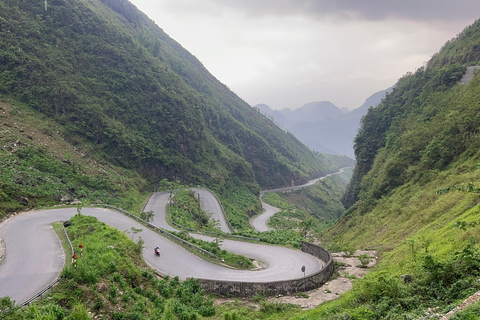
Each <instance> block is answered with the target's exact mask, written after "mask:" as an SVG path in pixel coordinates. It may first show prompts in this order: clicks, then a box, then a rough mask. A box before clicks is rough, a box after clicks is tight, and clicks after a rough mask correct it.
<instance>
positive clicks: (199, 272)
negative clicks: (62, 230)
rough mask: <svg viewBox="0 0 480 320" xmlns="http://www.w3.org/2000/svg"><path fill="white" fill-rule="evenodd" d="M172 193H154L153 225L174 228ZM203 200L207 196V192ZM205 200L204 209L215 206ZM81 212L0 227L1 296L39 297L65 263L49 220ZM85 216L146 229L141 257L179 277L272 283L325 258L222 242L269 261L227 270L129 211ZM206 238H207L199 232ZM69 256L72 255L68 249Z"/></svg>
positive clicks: (313, 268)
mask: <svg viewBox="0 0 480 320" xmlns="http://www.w3.org/2000/svg"><path fill="white" fill-rule="evenodd" d="M168 196H169V194H168V193H166V192H164V193H155V194H153V195H152V197H151V198H150V201H149V202H148V204H147V206H146V207H145V211H149V210H152V211H154V214H155V216H154V220H153V221H152V224H153V225H156V226H159V227H162V228H165V229H167V230H174V229H173V228H172V227H171V226H169V225H168V224H167V222H166V219H165V211H166V210H165V205H166V203H167V201H168ZM204 196H205V199H206V197H207V195H204ZM207 203H208V201H204V204H205V209H204V210H214V209H213V208H214V207H215V205H213V207H210V205H207ZM76 213H77V209H76V208H62V209H52V210H41V211H31V212H27V213H22V214H19V215H17V216H15V217H13V218H10V219H8V220H6V221H4V222H3V223H2V224H1V225H0V237H2V238H3V240H4V242H5V246H6V253H5V257H4V259H3V260H2V262H1V264H0V297H3V296H7V295H8V296H10V297H11V299H12V300H14V301H16V302H17V304H20V303H22V302H24V301H26V300H28V299H29V298H30V297H32V296H33V295H35V294H36V293H37V292H39V291H40V290H41V289H43V288H44V287H46V286H47V285H48V284H50V283H51V282H52V281H53V280H54V279H55V278H57V277H58V275H59V273H60V271H61V269H62V267H63V265H64V261H65V253H64V252H63V249H62V247H61V244H60V241H59V240H58V238H57V236H56V234H55V232H54V231H53V228H52V226H51V224H52V223H53V222H55V221H65V220H68V219H70V217H72V216H74V215H75V214H76ZM82 214H84V215H90V216H94V217H96V218H98V219H99V220H100V221H102V222H105V223H106V224H108V225H110V226H112V227H115V228H117V229H119V230H121V231H126V230H130V229H131V227H135V228H138V229H142V231H141V232H139V233H137V234H136V235H135V238H136V239H138V237H142V239H143V240H144V241H145V249H144V252H143V257H144V259H145V261H146V262H147V263H149V264H150V265H151V266H152V267H154V268H155V269H157V270H159V271H160V272H161V273H163V274H169V275H172V276H178V277H179V278H180V279H186V278H190V277H193V278H203V279H217V280H230V281H248V282H272V281H279V280H289V279H297V278H302V277H303V273H302V272H301V267H302V266H306V275H307V276H308V275H310V274H313V273H315V272H317V271H318V270H320V269H321V268H322V265H323V264H322V262H321V261H319V260H318V259H316V258H315V257H313V256H311V255H308V254H305V253H302V252H300V251H297V250H290V249H286V248H282V247H275V246H270V245H262V244H256V243H246V242H238V241H233V240H223V244H222V249H226V250H228V251H231V252H235V253H239V254H243V255H245V256H247V257H249V258H252V259H257V260H260V261H262V262H264V263H265V265H266V268H265V269H262V270H259V271H243V270H234V269H230V268H225V267H222V266H219V265H216V264H213V263H210V262H207V261H205V260H203V259H201V258H199V257H198V256H196V255H193V254H191V253H190V252H188V251H187V250H185V249H184V248H183V247H181V246H179V245H177V244H175V243H173V242H172V241H170V240H168V239H166V238H164V237H163V236H161V235H159V234H158V233H156V232H154V231H152V230H150V229H148V228H146V227H145V226H143V225H141V224H139V223H137V222H136V221H134V220H132V219H130V218H129V217H127V216H126V215H124V214H122V213H119V212H117V211H113V210H110V209H103V208H85V207H84V208H83V209H82ZM197 237H201V238H204V239H207V240H212V239H213V238H208V237H205V236H199V235H197ZM155 246H158V247H160V251H161V256H160V257H156V256H155V255H154V253H153V247H155ZM67 254H68V255H70V254H71V253H67Z"/></svg>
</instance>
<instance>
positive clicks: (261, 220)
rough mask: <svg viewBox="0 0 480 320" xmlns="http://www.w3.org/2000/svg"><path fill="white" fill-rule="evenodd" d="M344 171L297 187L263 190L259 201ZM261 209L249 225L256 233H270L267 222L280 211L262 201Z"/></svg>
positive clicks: (331, 174) (341, 170) (328, 175)
mask: <svg viewBox="0 0 480 320" xmlns="http://www.w3.org/2000/svg"><path fill="white" fill-rule="evenodd" d="M345 169H346V168H342V169H340V170H339V171H338V172H334V173H330V174H327V175H326V176H323V177H320V178H317V179H314V180H310V181H308V182H307V183H305V184H302V185H299V186H293V187H284V188H277V189H271V190H264V191H262V192H260V199H261V198H262V197H263V195H264V194H265V193H268V192H282V191H289V190H296V189H301V188H305V187H308V186H311V185H313V184H315V183H316V182H317V181H320V180H323V179H325V178H327V177H330V176H333V175H335V174H339V173H342V172H343V171H345ZM262 207H263V210H264V212H263V213H262V214H260V215H258V216H256V217H254V218H252V219H251V220H250V225H251V226H252V227H253V228H254V229H255V230H256V231H259V232H265V231H270V230H272V228H270V227H269V226H268V221H269V220H270V218H271V217H273V215H274V214H275V213H277V212H278V211H280V209H278V208H275V207H272V206H271V205H269V204H267V203H265V202H263V201H262Z"/></svg>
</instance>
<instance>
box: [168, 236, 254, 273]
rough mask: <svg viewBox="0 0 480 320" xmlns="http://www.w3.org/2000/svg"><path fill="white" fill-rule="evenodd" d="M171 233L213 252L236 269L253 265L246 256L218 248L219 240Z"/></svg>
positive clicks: (248, 267)
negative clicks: (207, 239)
mask: <svg viewBox="0 0 480 320" xmlns="http://www.w3.org/2000/svg"><path fill="white" fill-rule="evenodd" d="M171 233H172V234H174V235H176V236H177V237H179V238H180V239H183V240H185V241H188V242H189V243H191V244H194V245H196V246H197V247H200V248H202V249H204V250H207V251H208V252H210V253H213V254H214V255H216V256H217V257H218V258H220V259H222V263H224V264H226V265H229V266H232V267H234V268H238V269H252V268H254V267H255V266H254V265H253V263H252V261H251V260H250V259H248V258H247V257H245V256H243V255H239V254H235V253H231V252H228V251H225V250H222V249H221V248H220V244H219V243H220V241H218V240H213V241H205V240H200V239H197V238H194V237H191V236H189V235H188V233H187V232H174V231H171Z"/></svg>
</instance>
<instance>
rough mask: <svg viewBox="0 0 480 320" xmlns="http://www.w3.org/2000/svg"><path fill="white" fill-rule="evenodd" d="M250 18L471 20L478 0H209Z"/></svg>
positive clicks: (478, 7) (477, 9) (479, 7)
mask: <svg viewBox="0 0 480 320" xmlns="http://www.w3.org/2000/svg"><path fill="white" fill-rule="evenodd" d="M211 2H212V4H215V6H219V7H230V8H232V9H236V10H241V11H243V12H244V13H246V14H248V15H250V16H264V15H307V16H312V17H317V18H329V17H330V18H338V19H347V20H349V19H362V20H384V19H390V18H397V19H402V20H421V21H425V20H472V19H475V18H477V17H478V15H479V13H480V1H478V0H455V1H453V0H401V1H391V0H262V1H258V0H211Z"/></svg>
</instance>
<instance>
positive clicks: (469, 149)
mask: <svg viewBox="0 0 480 320" xmlns="http://www.w3.org/2000/svg"><path fill="white" fill-rule="evenodd" d="M479 48H480V21H476V22H475V23H474V24H473V25H471V26H469V27H468V28H466V29H465V30H464V31H463V32H462V33H461V34H459V35H458V36H457V37H456V38H455V39H453V40H452V41H449V42H447V43H446V44H445V45H444V47H443V48H442V49H441V50H440V52H439V53H438V54H435V55H434V56H433V58H432V59H431V60H430V61H429V62H428V64H427V65H426V67H422V68H419V69H418V70H417V71H416V72H415V73H409V74H406V75H405V76H404V77H402V78H401V79H400V80H399V81H398V83H397V85H396V87H395V89H394V90H393V91H392V92H391V93H389V94H388V95H387V96H386V98H385V99H384V100H383V102H382V103H381V104H380V105H379V106H377V107H375V108H371V109H370V110H369V112H368V113H367V114H366V115H365V116H364V117H363V119H362V123H361V128H360V130H359V132H358V134H357V136H356V138H355V140H354V143H355V155H356V159H357V165H356V167H355V170H354V173H353V177H352V181H351V183H350V185H349V187H348V188H347V191H346V194H345V196H344V199H343V203H344V205H345V206H347V207H350V206H352V205H353V204H354V203H355V202H357V201H358V200H362V203H363V204H364V205H365V208H364V209H365V210H368V208H371V206H372V205H373V204H374V203H375V201H376V200H378V199H380V198H381V197H382V196H385V195H387V194H388V193H389V192H390V191H391V190H393V189H394V188H396V187H399V186H401V185H403V184H405V183H407V182H412V181H413V182H418V183H426V182H428V181H429V179H430V178H431V177H432V176H433V175H435V172H438V171H439V170H444V169H446V168H447V167H448V166H449V165H450V164H452V163H454V162H455V161H456V160H458V159H460V158H461V157H462V156H463V157H471V156H473V155H475V154H476V153H477V151H478V150H479V147H480V145H479V141H480V139H479V136H478V135H479V123H480V116H479V115H480V113H479V111H480V105H479V101H478V98H475V94H476V93H475V92H478V87H477V86H476V84H475V83H471V84H470V86H472V88H468V87H467V88H465V89H464V90H463V91H462V92H460V91H461V90H462V89H460V87H458V86H456V85H457V84H458V83H459V80H460V79H461V78H462V76H463V75H464V74H465V71H466V68H467V67H468V66H475V65H480V50H479ZM455 86H456V87H455Z"/></svg>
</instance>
